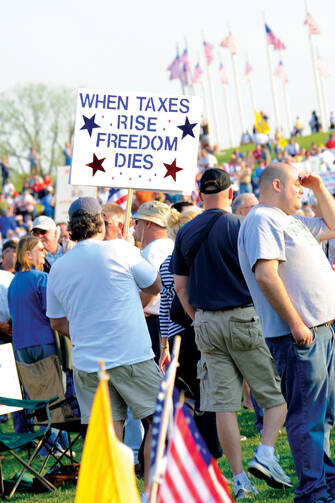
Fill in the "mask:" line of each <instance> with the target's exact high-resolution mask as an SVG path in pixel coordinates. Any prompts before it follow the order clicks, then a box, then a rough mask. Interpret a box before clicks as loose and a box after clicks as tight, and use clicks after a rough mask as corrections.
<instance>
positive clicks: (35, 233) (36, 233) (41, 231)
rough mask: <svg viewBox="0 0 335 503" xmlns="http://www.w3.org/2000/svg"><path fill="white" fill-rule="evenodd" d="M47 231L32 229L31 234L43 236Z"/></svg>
mask: <svg viewBox="0 0 335 503" xmlns="http://www.w3.org/2000/svg"><path fill="white" fill-rule="evenodd" d="M47 232H48V231H46V230H44V229H33V230H32V234H33V236H45V234H46V233H47Z"/></svg>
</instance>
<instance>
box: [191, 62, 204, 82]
mask: <svg viewBox="0 0 335 503" xmlns="http://www.w3.org/2000/svg"><path fill="white" fill-rule="evenodd" d="M203 73H204V72H203V71H202V70H201V68H200V65H199V63H197V64H196V65H195V67H194V71H193V76H192V82H193V84H199V83H200V82H201V81H202V74H203Z"/></svg>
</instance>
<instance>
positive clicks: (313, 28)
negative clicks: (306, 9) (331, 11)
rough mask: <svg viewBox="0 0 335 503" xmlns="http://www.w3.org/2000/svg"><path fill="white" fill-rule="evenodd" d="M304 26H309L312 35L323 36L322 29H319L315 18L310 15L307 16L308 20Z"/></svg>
mask: <svg viewBox="0 0 335 503" xmlns="http://www.w3.org/2000/svg"><path fill="white" fill-rule="evenodd" d="M304 24H307V25H308V28H309V34H310V35H320V34H321V31H320V28H319V27H318V25H317V24H316V22H315V21H314V18H313V17H312V16H311V15H310V14H309V13H307V14H306V19H305V22H304Z"/></svg>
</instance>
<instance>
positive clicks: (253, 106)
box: [247, 75, 257, 110]
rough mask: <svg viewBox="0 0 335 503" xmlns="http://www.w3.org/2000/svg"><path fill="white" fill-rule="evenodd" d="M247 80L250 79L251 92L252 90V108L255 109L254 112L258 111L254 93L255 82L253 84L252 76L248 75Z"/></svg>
mask: <svg viewBox="0 0 335 503" xmlns="http://www.w3.org/2000/svg"><path fill="white" fill-rule="evenodd" d="M247 78H248V79H249V90H250V97H251V104H252V108H253V110H257V107H256V100H255V93H254V82H253V79H252V76H251V75H248V77H247Z"/></svg>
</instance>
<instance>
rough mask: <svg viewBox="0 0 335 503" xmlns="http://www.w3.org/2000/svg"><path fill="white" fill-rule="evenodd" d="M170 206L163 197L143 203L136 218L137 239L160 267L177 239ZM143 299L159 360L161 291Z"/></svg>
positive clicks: (156, 267) (144, 256) (155, 351)
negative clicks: (172, 229) (171, 227)
mask: <svg viewBox="0 0 335 503" xmlns="http://www.w3.org/2000/svg"><path fill="white" fill-rule="evenodd" d="M169 213H170V208H169V206H168V205H167V204H165V203H162V202H161V201H149V202H146V203H143V204H142V205H141V206H140V207H139V209H138V210H137V213H136V214H135V215H134V220H135V232H134V236H135V239H136V240H137V241H138V242H139V243H140V247H141V250H142V257H143V258H145V259H146V260H147V261H148V262H150V264H152V265H153V266H154V267H155V269H156V271H157V272H158V271H159V268H160V266H161V264H162V263H163V262H164V260H165V259H166V257H167V256H168V255H171V253H172V250H173V246H174V243H173V241H172V239H170V238H168V234H167V219H168V216H169ZM141 301H142V305H143V308H144V313H145V319H146V322H147V325H148V329H149V333H150V337H151V342H152V349H153V351H154V353H155V359H156V362H158V361H159V357H160V353H161V351H160V327H159V305H160V295H155V296H153V295H148V294H146V293H141Z"/></svg>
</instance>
